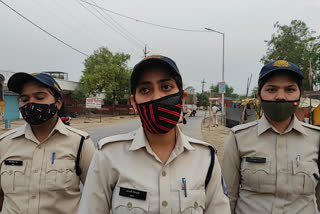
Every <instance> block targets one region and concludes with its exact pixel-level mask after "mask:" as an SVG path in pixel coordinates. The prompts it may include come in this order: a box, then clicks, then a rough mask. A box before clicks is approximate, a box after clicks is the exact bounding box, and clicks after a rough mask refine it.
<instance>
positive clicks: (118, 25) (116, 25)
mask: <svg viewBox="0 0 320 214" xmlns="http://www.w3.org/2000/svg"><path fill="white" fill-rule="evenodd" d="M91 2H93V3H94V4H95V6H99V5H98V4H97V3H96V2H94V1H93V0H91ZM100 10H101V11H102V12H103V13H104V14H105V15H106V16H108V17H109V18H110V19H111V20H112V21H113V22H114V23H115V25H114V26H115V27H117V28H118V29H119V30H120V31H121V30H122V31H124V32H127V33H128V34H129V36H131V37H132V38H133V39H135V40H136V41H137V42H139V43H141V44H142V45H145V42H143V41H141V40H140V39H138V38H137V37H136V36H135V35H134V34H132V33H131V32H129V31H128V30H127V29H125V28H124V27H123V26H122V25H121V24H119V23H118V22H117V21H116V20H114V19H113V18H112V16H110V15H109V14H108V13H107V12H106V11H105V10H102V9H100ZM105 19H107V18H106V17H105ZM110 23H112V22H110ZM124 32H123V33H124Z"/></svg>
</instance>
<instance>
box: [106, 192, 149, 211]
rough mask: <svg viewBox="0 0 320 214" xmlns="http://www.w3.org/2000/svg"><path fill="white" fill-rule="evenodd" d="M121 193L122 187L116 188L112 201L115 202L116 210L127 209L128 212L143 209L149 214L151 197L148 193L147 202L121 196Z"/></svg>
mask: <svg viewBox="0 0 320 214" xmlns="http://www.w3.org/2000/svg"><path fill="white" fill-rule="evenodd" d="M125 188H130V189H135V188H132V187H125ZM143 191H144V190H143ZM119 193H120V187H119V186H116V187H115V189H114V197H113V199H112V200H113V202H112V204H113V205H112V206H113V207H114V208H115V209H117V208H118V207H127V208H128V210H132V209H142V210H144V211H145V212H149V197H150V196H149V192H147V197H146V200H140V199H135V198H130V197H125V196H121V195H119Z"/></svg>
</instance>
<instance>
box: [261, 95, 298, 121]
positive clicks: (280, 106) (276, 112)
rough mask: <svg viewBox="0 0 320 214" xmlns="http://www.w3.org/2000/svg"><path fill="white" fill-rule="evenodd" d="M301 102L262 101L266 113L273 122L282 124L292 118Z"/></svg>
mask: <svg viewBox="0 0 320 214" xmlns="http://www.w3.org/2000/svg"><path fill="white" fill-rule="evenodd" d="M299 102H300V99H299V100H294V101H285V100H281V101H267V100H263V99H261V107H262V109H263V111H264V113H265V114H266V115H267V116H268V117H269V118H270V119H271V120H273V121H276V122H281V121H284V120H286V119H288V118H289V117H291V116H292V115H293V114H294V113H295V112H296V110H297V108H298V106H299Z"/></svg>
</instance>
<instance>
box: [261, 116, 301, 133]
mask: <svg viewBox="0 0 320 214" xmlns="http://www.w3.org/2000/svg"><path fill="white" fill-rule="evenodd" d="M270 128H271V129H273V130H274V131H275V132H277V133H278V131H277V130H276V129H275V128H274V127H273V126H272V125H271V124H270V123H269V121H268V120H267V118H266V117H265V115H263V116H262V118H261V119H260V120H259V121H258V135H261V134H262V133H264V132H266V131H267V130H268V129H270ZM292 129H294V130H296V131H298V132H300V133H301V134H304V135H306V134H307V133H306V131H305V130H304V128H303V126H302V125H301V122H300V121H299V120H298V118H297V117H296V116H295V115H294V116H293V118H292V120H291V122H290V124H289V126H288V128H287V129H286V130H285V131H284V133H283V134H286V133H288V132H290V131H291V130H292Z"/></svg>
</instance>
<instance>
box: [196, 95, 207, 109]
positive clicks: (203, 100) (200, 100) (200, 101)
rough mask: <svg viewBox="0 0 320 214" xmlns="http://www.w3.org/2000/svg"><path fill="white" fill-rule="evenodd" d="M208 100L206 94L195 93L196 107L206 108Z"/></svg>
mask: <svg viewBox="0 0 320 214" xmlns="http://www.w3.org/2000/svg"><path fill="white" fill-rule="evenodd" d="M208 105H209V100H208V95H207V94H206V93H197V106H208Z"/></svg>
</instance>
